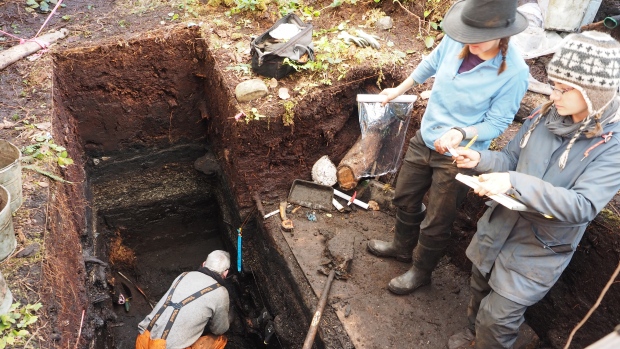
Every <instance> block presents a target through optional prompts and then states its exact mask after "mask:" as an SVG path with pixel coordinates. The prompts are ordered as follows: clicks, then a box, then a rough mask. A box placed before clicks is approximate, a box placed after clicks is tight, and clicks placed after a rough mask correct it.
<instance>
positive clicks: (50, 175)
mask: <svg viewBox="0 0 620 349" xmlns="http://www.w3.org/2000/svg"><path fill="white" fill-rule="evenodd" d="M22 168H25V169H27V170H31V171H34V172H37V173H40V174H42V175H44V176H46V177H49V178H51V179H53V180H55V181H58V182H61V183H66V184H74V183H73V182H70V181H68V180H66V179H64V178H62V177H59V176H56V175H55V174H53V173H51V172H47V171H45V170H42V169H40V168H39V167H37V166H35V165H25V166H22Z"/></svg>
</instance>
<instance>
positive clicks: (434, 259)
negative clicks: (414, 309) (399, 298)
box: [388, 236, 447, 294]
mask: <svg viewBox="0 0 620 349" xmlns="http://www.w3.org/2000/svg"><path fill="white" fill-rule="evenodd" d="M446 245H447V241H432V240H429V239H428V238H424V236H420V240H419V241H418V245H417V246H416V247H415V249H414V250H413V266H411V268H410V269H409V270H408V271H407V272H406V273H404V274H403V275H400V276H397V277H395V278H393V279H392V280H391V281H390V283H389V284H388V289H389V290H390V291H392V292H393V293H396V294H409V293H411V292H413V291H415V290H416V289H418V288H419V287H422V286H424V285H428V284H430V283H431V274H432V273H433V270H434V269H435V267H436V266H437V264H438V263H439V260H440V259H441V257H443V254H444V252H445V250H446Z"/></svg>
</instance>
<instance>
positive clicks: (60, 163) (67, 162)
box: [58, 158, 73, 167]
mask: <svg viewBox="0 0 620 349" xmlns="http://www.w3.org/2000/svg"><path fill="white" fill-rule="evenodd" d="M71 164H73V159H70V158H58V166H60V167H65V166H67V165H71Z"/></svg>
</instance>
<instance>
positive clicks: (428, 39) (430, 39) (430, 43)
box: [424, 36, 435, 48]
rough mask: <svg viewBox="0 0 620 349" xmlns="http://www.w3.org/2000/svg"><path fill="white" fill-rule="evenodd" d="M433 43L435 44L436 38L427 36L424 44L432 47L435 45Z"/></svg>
mask: <svg viewBox="0 0 620 349" xmlns="http://www.w3.org/2000/svg"><path fill="white" fill-rule="evenodd" d="M433 44H435V38H434V37H432V36H427V37H425V38H424V45H426V48H431V47H433Z"/></svg>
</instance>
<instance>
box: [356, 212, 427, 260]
mask: <svg viewBox="0 0 620 349" xmlns="http://www.w3.org/2000/svg"><path fill="white" fill-rule="evenodd" d="M425 215H426V207H425V206H424V204H422V211H420V212H418V213H408V212H405V211H403V210H400V209H398V211H396V225H395V227H394V241H382V240H370V241H369V242H368V245H366V247H367V248H368V251H369V252H370V253H372V254H374V255H375V256H377V257H394V258H396V260H397V261H400V262H411V252H412V250H413V247H414V246H415V245H416V243H417V242H418V237H419V236H420V223H422V221H423V220H424V216H425Z"/></svg>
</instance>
